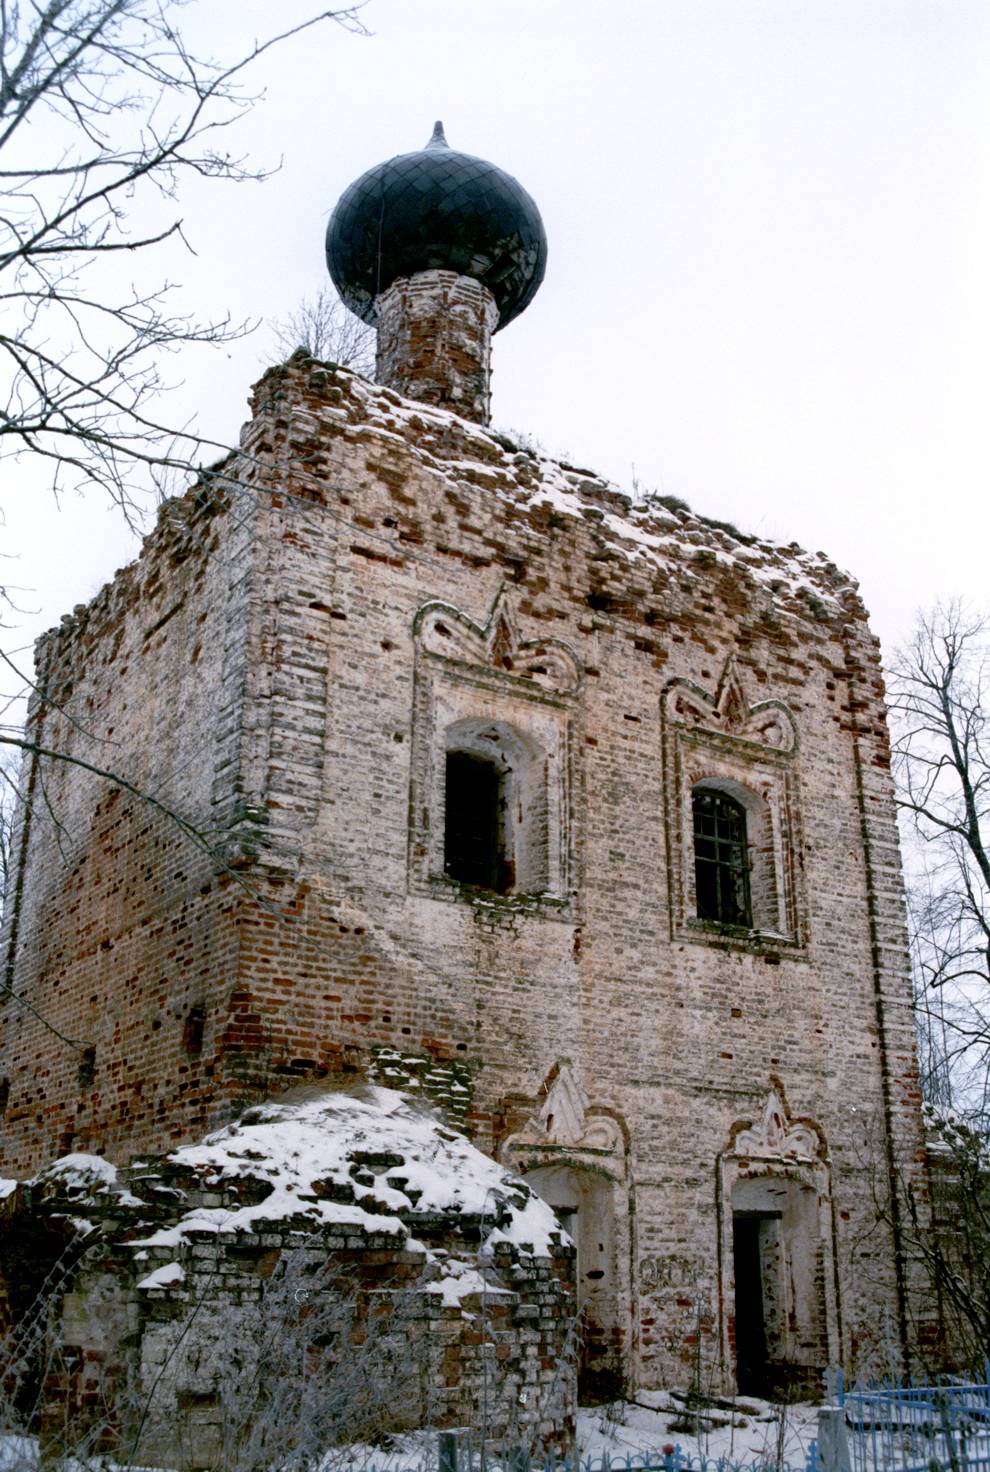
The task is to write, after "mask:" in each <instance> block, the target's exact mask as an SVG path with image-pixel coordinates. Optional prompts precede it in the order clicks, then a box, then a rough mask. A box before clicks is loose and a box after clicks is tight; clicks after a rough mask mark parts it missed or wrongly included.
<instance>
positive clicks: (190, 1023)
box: [182, 1002, 206, 1057]
mask: <svg viewBox="0 0 990 1472" xmlns="http://www.w3.org/2000/svg"><path fill="white" fill-rule="evenodd" d="M205 1026H206V1008H205V1007H204V1006H203V1004H202V1003H201V1002H197V1003H196V1004H195V1006H193V1007H190V1008H189V1011H188V1012H187V1013H186V1020H185V1022H184V1023H183V1024H182V1046H183V1048H184V1050H185V1051H186V1052H187V1053H190V1054H192V1055H193V1056H194V1057H195V1056H198V1054H200V1053H202V1051H203V1029H204V1028H205Z"/></svg>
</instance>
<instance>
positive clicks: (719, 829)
mask: <svg viewBox="0 0 990 1472" xmlns="http://www.w3.org/2000/svg"><path fill="white" fill-rule="evenodd" d="M694 877H695V889H696V892H697V899H698V918H699V919H700V920H716V921H718V922H719V923H720V924H722V925H746V926H751V925H752V923H753V912H752V907H751V905H750V898H749V856H748V853H747V849H746V810H745V808H744V807H743V805H742V803H739V802H737V801H736V799H735V798H734V797H730V796H729V794H728V793H727V792H719V791H717V790H716V789H715V788H709V787H696V788H695V791H694Z"/></svg>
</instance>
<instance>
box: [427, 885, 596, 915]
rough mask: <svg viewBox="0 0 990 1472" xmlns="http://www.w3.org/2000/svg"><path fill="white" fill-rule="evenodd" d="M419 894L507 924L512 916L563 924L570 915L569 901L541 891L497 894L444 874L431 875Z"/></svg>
mask: <svg viewBox="0 0 990 1472" xmlns="http://www.w3.org/2000/svg"><path fill="white" fill-rule="evenodd" d="M422 892H425V893H426V894H428V895H429V896H430V898H431V899H435V900H444V901H446V902H447V903H448V904H461V905H469V906H470V907H471V908H472V909H473V910H474V911H475V912H477V913H478V914H479V915H483V914H487V915H490V916H491V917H492V918H493V919H494V920H498V919H500V918H504V919H506V920H509V919H511V917H513V916H515V915H542V916H544V917H545V918H547V919H551V920H566V919H568V918H569V917H570V914H571V902H570V900H569V899H560V898H559V897H558V896H557V895H551V894H547V893H546V892H545V891H542V890H537V891H532V892H531V893H528V894H499V893H498V891H497V890H494V889H482V888H480V887H479V886H477V885H473V884H462V883H461V881H460V880H458V879H451V878H450V877H449V875H447V874H431V875H430V876H429V877H428V878H427V880H426V883H425V885H424V886H423V889H422Z"/></svg>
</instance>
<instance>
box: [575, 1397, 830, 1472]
mask: <svg viewBox="0 0 990 1472" xmlns="http://www.w3.org/2000/svg"><path fill="white" fill-rule="evenodd" d="M817 1431H818V1408H817V1406H811V1405H803V1404H802V1405H790V1406H777V1405H771V1404H770V1403H769V1402H768V1401H763V1400H756V1399H755V1398H750V1397H746V1398H745V1399H744V1398H739V1399H738V1400H736V1401H734V1402H733V1401H730V1400H725V1401H720V1402H719V1403H718V1404H715V1405H709V1406H707V1407H705V1408H704V1409H703V1410H702V1411H699V1412H697V1413H694V1412H691V1411H688V1410H686V1409H685V1405H684V1399H683V1397H681V1398H677V1397H675V1396H673V1395H671V1394H670V1393H669V1392H668V1391H664V1390H643V1391H640V1392H639V1394H638V1395H637V1396H636V1399H635V1400H632V1401H615V1402H613V1403H612V1404H610V1405H604V1406H595V1407H594V1408H584V1409H582V1410H580V1411H579V1412H578V1450H579V1453H580V1455H581V1456H582V1457H594V1458H596V1459H597V1458H599V1457H602V1456H605V1455H608V1456H610V1457H630V1456H638V1455H642V1454H643V1453H644V1452H655V1453H656V1455H657V1457H658V1458H660V1457H661V1456H662V1454H663V1452H664V1451H665V1450H667V1451H669V1450H671V1449H672V1448H673V1447H675V1446H678V1447H680V1449H681V1451H682V1452H683V1453H685V1454H686V1455H690V1456H693V1457H694V1456H703V1457H713V1458H715V1457H728V1458H730V1459H731V1460H732V1461H734V1462H761V1463H762V1462H768V1463H771V1464H772V1463H776V1461H777V1459H778V1455H779V1450H780V1449H782V1451H783V1458H782V1460H783V1461H784V1462H785V1463H786V1464H787V1465H788V1466H790V1467H797V1468H801V1467H804V1465H805V1462H806V1460H807V1456H808V1445H809V1443H810V1442H811V1441H813V1440H814V1438H815V1436H816V1435H817Z"/></svg>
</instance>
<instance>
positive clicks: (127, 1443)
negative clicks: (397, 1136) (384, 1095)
mask: <svg viewBox="0 0 990 1472" xmlns="http://www.w3.org/2000/svg"><path fill="white" fill-rule="evenodd" d="M393 1097H394V1096H393ZM450 1138H451V1137H450V1136H449V1134H448V1132H445V1131H442V1130H441V1131H440V1132H439V1133H438V1134H437V1135H436V1137H435V1138H434V1141H433V1144H434V1147H435V1149H436V1150H437V1151H439V1152H441V1153H442V1152H443V1150H444V1148H445V1145H446V1144H447V1143H448V1142H449V1139H450ZM355 1141H356V1142H357V1144H359V1145H360V1144H361V1143H362V1137H361V1136H360V1134H358V1135H356V1136H355ZM206 1143H207V1145H208V1144H209V1142H206ZM363 1143H364V1144H365V1145H367V1143H368V1140H367V1131H365V1136H364V1138H363ZM242 1147H243V1148H242ZM234 1148H235V1155H234V1156H233V1157H232V1158H233V1159H234V1160H236V1161H237V1162H239V1164H238V1166H237V1169H236V1170H235V1171H233V1172H229V1171H228V1172H225V1173H223V1175H222V1179H220V1180H218V1179H216V1172H215V1171H211V1169H210V1168H209V1166H208V1164H207V1159H208V1157H207V1153H206V1151H205V1150H204V1151H200V1152H199V1154H198V1155H197V1152H196V1150H195V1149H194V1150H192V1151H190V1152H186V1153H185V1155H183V1154H182V1153H181V1152H180V1153H179V1154H178V1155H173V1156H170V1157H167V1158H165V1159H152V1160H143V1161H141V1162H139V1163H137V1164H136V1165H135V1166H134V1167H133V1168H131V1169H129V1170H125V1171H121V1172H119V1173H118V1172H116V1171H114V1170H113V1168H112V1167H109V1166H107V1167H106V1169H105V1170H100V1167H102V1166H103V1165H104V1162H102V1161H99V1160H96V1159H93V1158H91V1157H89V1158H88V1157H85V1156H79V1155H76V1156H72V1157H68V1158H67V1159H66V1160H65V1161H63V1162H59V1163H57V1164H56V1166H54V1167H53V1168H51V1169H50V1170H49V1171H48V1172H45V1173H43V1174H42V1175H41V1176H39V1177H38V1178H36V1179H35V1180H34V1181H32V1183H31V1184H30V1185H29V1186H21V1187H19V1188H18V1189H17V1191H15V1192H14V1193H11V1194H10V1195H9V1196H8V1197H7V1198H5V1199H4V1201H3V1202H2V1203H0V1210H2V1231H0V1285H4V1286H14V1281H15V1278H16V1275H17V1273H18V1272H19V1270H20V1268H21V1266H22V1262H21V1257H20V1255H19V1254H18V1252H17V1251H15V1250H14V1244H15V1243H16V1241H17V1240H18V1239H25V1240H26V1239H27V1238H28V1237H30V1236H31V1235H32V1234H33V1235H34V1238H35V1241H36V1243H38V1250H37V1255H36V1258H35V1260H34V1267H35V1269H36V1271H35V1277H36V1279H37V1283H38V1286H39V1288H40V1293H39V1296H38V1297H37V1298H36V1299H35V1300H34V1301H33V1302H31V1303H30V1304H28V1305H27V1306H26V1310H25V1311H23V1312H22V1313H21V1314H20V1316H19V1320H18V1324H17V1326H16V1329H15V1332H14V1333H13V1334H12V1336H11V1339H10V1341H9V1342H8V1347H9V1348H10V1349H11V1354H10V1357H9V1366H5V1368H10V1367H13V1368H14V1369H16V1371H17V1373H18V1376H19V1378H18V1380H17V1383H16V1384H15V1383H12V1384H11V1385H9V1386H6V1385H5V1386H4V1391H5V1394H6V1395H7V1397H8V1399H9V1404H10V1406H11V1407H12V1408H13V1410H15V1411H17V1412H19V1413H20V1414H21V1415H22V1416H23V1422H22V1423H21V1425H20V1428H19V1429H21V1430H23V1431H24V1432H28V1431H31V1432H34V1433H37V1434H38V1435H40V1437H41V1440H42V1444H43V1446H44V1447H45V1448H46V1454H47V1455H49V1456H52V1457H56V1456H65V1455H69V1456H72V1455H108V1456H111V1457H114V1458H115V1459H116V1460H118V1461H121V1462H125V1461H126V1462H128V1463H131V1464H135V1463H138V1464H141V1465H152V1466H164V1467H170V1468H176V1467H178V1468H186V1467H217V1468H225V1467H232V1466H237V1467H243V1466H270V1465H272V1463H273V1462H274V1461H281V1460H284V1459H285V1458H286V1457H287V1456H295V1457H299V1458H307V1459H312V1460H318V1459H319V1457H321V1456H323V1455H325V1454H326V1453H327V1451H328V1450H330V1449H331V1448H333V1447H335V1446H339V1445H341V1444H352V1443H354V1442H369V1441H376V1442H377V1441H379V1440H380V1439H381V1438H382V1436H385V1435H387V1434H389V1433H391V1432H397V1431H402V1430H408V1429H414V1428H418V1427H423V1426H434V1427H450V1426H455V1427H469V1428H471V1431H472V1434H473V1435H474V1436H475V1438H477V1439H478V1440H479V1441H484V1442H486V1443H487V1444H488V1445H489V1446H490V1447H502V1446H505V1445H509V1446H511V1447H513V1448H516V1449H519V1448H522V1449H525V1450H526V1452H527V1454H531V1455H536V1456H539V1455H546V1454H548V1453H550V1452H556V1453H558V1454H559V1453H562V1452H564V1451H565V1450H566V1449H567V1447H568V1446H569V1445H570V1443H571V1441H572V1439H573V1434H574V1392H575V1373H574V1370H575V1354H574V1294H573V1249H572V1248H571V1247H570V1246H569V1245H568V1243H567V1242H566V1240H565V1239H563V1238H562V1237H561V1235H560V1233H559V1232H558V1231H556V1230H554V1231H553V1232H552V1233H551V1235H550V1237H549V1239H547V1238H546V1223H545V1222H543V1221H542V1218H541V1215H540V1214H541V1213H542V1214H543V1215H545V1216H547V1217H549V1213H547V1212H546V1211H545V1208H543V1207H542V1206H541V1205H540V1203H538V1202H533V1201H532V1199H531V1198H530V1197H529V1196H528V1193H525V1189H524V1188H520V1186H519V1184H518V1182H516V1183H513V1182H512V1181H511V1180H509V1179H508V1178H506V1181H505V1186H504V1188H500V1189H499V1190H493V1191H492V1192H490V1193H489V1194H488V1196H487V1197H486V1200H485V1212H484V1214H482V1215H478V1214H477V1213H472V1212H469V1211H464V1210H460V1211H459V1210H457V1209H456V1205H455V1204H450V1205H448V1206H447V1207H446V1208H445V1209H444V1210H437V1209H436V1208H435V1205H433V1206H430V1205H426V1206H424V1208H423V1209H422V1210H418V1209H417V1208H416V1206H415V1204H412V1205H411V1203H415V1200H416V1198H417V1196H418V1192H416V1191H415V1190H413V1189H412V1185H411V1182H412V1180H413V1179H416V1178H421V1177H422V1172H423V1169H424V1167H425V1168H427V1169H428V1168H429V1162H428V1160H426V1159H425V1158H424V1161H422V1162H420V1161H417V1160H414V1159H412V1158H410V1159H404V1158H403V1155H402V1153H396V1152H395V1151H382V1150H380V1149H374V1150H368V1149H365V1150H360V1149H357V1150H353V1148H352V1151H351V1153H350V1154H349V1155H348V1156H347V1158H346V1160H345V1162H344V1168H343V1169H337V1170H336V1172H333V1171H331V1173H330V1175H328V1176H327V1177H325V1178H323V1179H317V1180H315V1181H313V1182H311V1183H309V1185H310V1189H309V1190H307V1191H305V1192H304V1191H302V1190H300V1192H299V1196H298V1199H295V1197H293V1200H292V1201H290V1202H289V1203H288V1209H287V1203H286V1201H285V1200H284V1199H283V1195H282V1194H281V1193H280V1191H279V1190H278V1189H276V1190H275V1191H274V1193H270V1195H269V1196H266V1194H265V1193H266V1190H268V1191H270V1187H269V1186H266V1184H265V1181H266V1175H265V1168H264V1167H263V1166H259V1164H258V1163H257V1161H258V1160H261V1159H262V1158H263V1151H261V1150H257V1149H254V1148H253V1144H252V1141H251V1139H249V1138H248V1139H244V1140H243V1141H242V1143H241V1144H238V1143H237V1142H236V1141H235V1147H234ZM335 1154H339V1142H338V1141H337V1139H336V1137H335V1135H334V1133H333V1131H332V1129H331V1132H330V1133H329V1134H328V1135H327V1138H326V1156H327V1161H328V1162H329V1161H330V1160H331V1159H333V1158H334V1156H335ZM428 1154H429V1152H427V1155H428ZM455 1169H456V1167H455ZM400 1171H401V1172H405V1174H404V1175H400ZM386 1173H389V1175H388V1179H387V1180H386ZM277 1174H278V1171H277V1169H276V1175H277ZM366 1180H370V1181H371V1185H370V1186H369V1188H368V1189H365V1187H364V1184H363V1183H364V1182H365V1181H366ZM348 1182H350V1183H352V1184H351V1185H348ZM402 1182H404V1183H405V1184H406V1186H408V1187H409V1195H408V1196H406V1194H405V1192H403V1191H401V1190H400V1189H399V1187H400V1183H402ZM314 1193H319V1194H314ZM291 1194H292V1193H291V1192H290V1195H291ZM266 1200H268V1201H270V1207H269V1211H270V1215H268V1216H266V1214H265V1211H264V1210H263V1209H258V1210H253V1209H252V1208H253V1207H258V1208H261V1207H263V1205H264V1203H265V1201H266ZM320 1201H323V1202H324V1203H325V1204H324V1205H323V1206H322V1207H319V1205H318V1203H319V1202H320ZM399 1201H404V1203H405V1205H404V1207H400V1208H398V1210H399V1212H400V1215H398V1216H397V1215H396V1203H397V1202H399ZM527 1202H529V1204H530V1215H526V1211H527ZM532 1208H536V1211H537V1220H536V1221H535V1223H534V1222H533V1221H532V1214H531V1209H532ZM245 1211H247V1213H248V1217H249V1218H250V1221H249V1223H246V1222H245V1221H244V1220H242V1219H241V1217H243V1214H244V1213H245ZM520 1211H521V1212H522V1213H523V1216H520V1215H519V1213H520ZM238 1213H241V1217H239V1216H238ZM402 1213H404V1214H402ZM320 1215H322V1216H323V1217H324V1220H323V1222H322V1224H321V1223H320V1222H319V1221H318V1220H316V1219H315V1218H318V1217H319V1216H320ZM328 1216H329V1217H330V1218H331V1220H330V1221H327V1220H325V1218H326V1217H328ZM550 1220H551V1221H552V1218H551V1219H550ZM524 1221H525V1223H526V1224H527V1228H528V1229H529V1230H530V1234H531V1235H532V1228H533V1227H535V1230H536V1231H537V1232H538V1234H539V1235H538V1236H536V1237H534V1238H533V1240H532V1241H530V1242H528V1243H527V1242H525V1241H521V1240H520V1241H514V1240H509V1235H507V1234H511V1233H512V1232H513V1231H515V1235H516V1237H519V1236H520V1235H521V1231H519V1230H515V1229H516V1228H521V1225H522V1223H523V1222H524ZM493 1233H494V1234H495V1235H494V1237H493V1235H492V1234H493ZM42 1243H44V1244H45V1245H44V1247H42Z"/></svg>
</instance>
